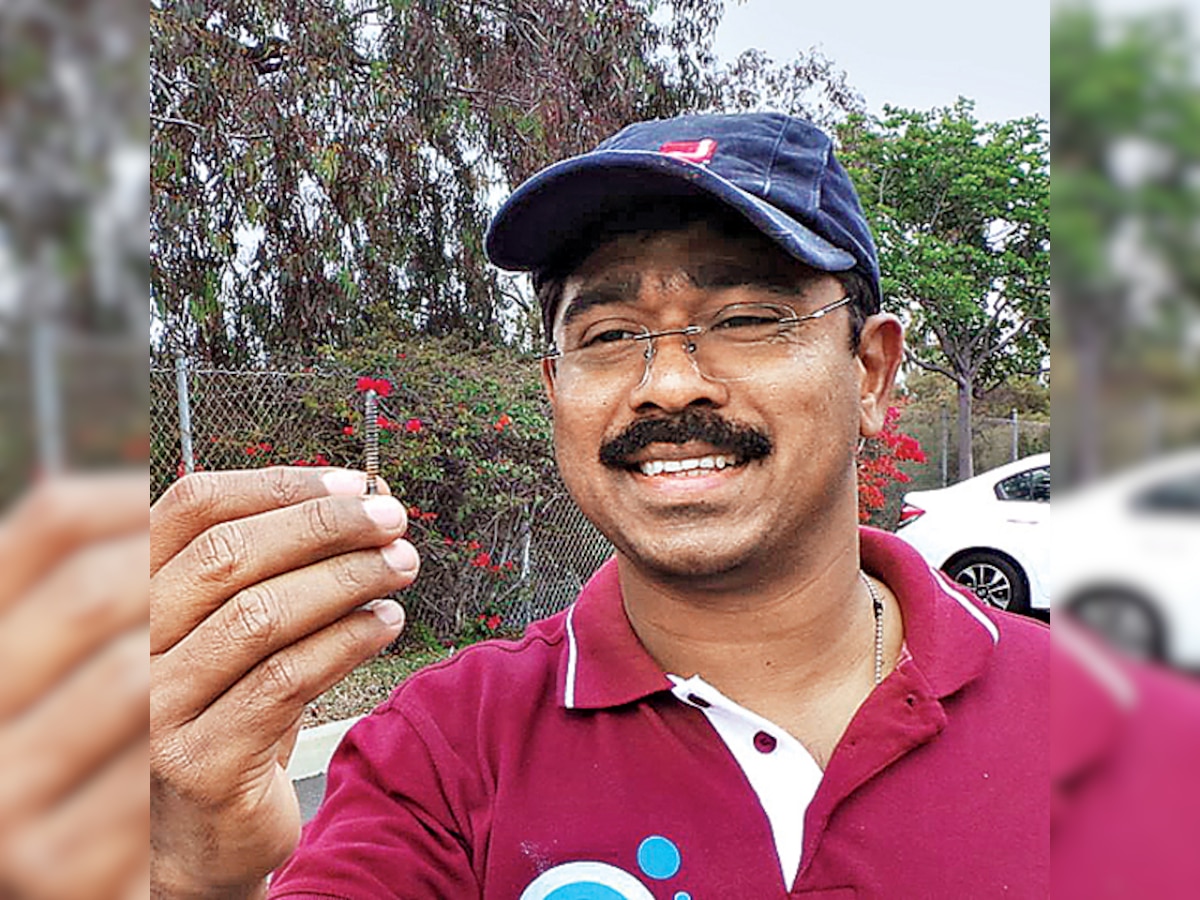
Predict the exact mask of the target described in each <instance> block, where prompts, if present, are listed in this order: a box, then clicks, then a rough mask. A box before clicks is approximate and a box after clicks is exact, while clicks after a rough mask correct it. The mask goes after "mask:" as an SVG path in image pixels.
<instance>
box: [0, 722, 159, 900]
mask: <svg viewBox="0 0 1200 900" xmlns="http://www.w3.org/2000/svg"><path fill="white" fill-rule="evenodd" d="M146 766H147V748H146V743H145V741H140V742H138V743H137V744H136V745H134V746H132V747H129V748H128V749H126V750H125V751H124V752H123V753H122V754H120V755H119V756H117V757H116V758H115V759H113V760H111V761H110V762H109V763H108V765H106V766H105V768H104V769H103V770H101V771H100V772H99V773H97V775H96V776H95V777H94V778H92V779H91V780H89V781H88V783H87V784H85V785H83V786H81V788H80V789H79V790H77V791H74V792H72V794H71V795H70V796H68V797H66V798H64V800H63V802H62V803H60V804H58V805H56V806H55V807H54V808H53V809H51V810H48V811H47V812H46V813H45V814H43V815H41V816H39V817H38V818H36V819H35V820H33V821H30V822H28V823H26V824H24V825H23V826H22V827H21V829H20V830H19V831H17V832H15V833H13V834H11V835H10V837H9V839H8V840H6V841H4V842H3V844H2V845H0V872H3V879H0V880H3V881H7V882H8V883H9V884H11V885H13V886H15V887H16V888H17V891H16V894H17V896H21V897H37V898H46V900H57V898H63V900H87V898H92V897H95V898H105V900H107V898H111V897H117V896H121V895H122V894H123V893H125V892H128V891H129V890H130V888H131V887H132V885H133V883H134V878H135V877H137V876H138V875H139V874H140V872H141V871H142V870H144V869H145V868H146V866H147V863H148V858H149V852H150V782H149V779H148V778H147V777H146Z"/></svg>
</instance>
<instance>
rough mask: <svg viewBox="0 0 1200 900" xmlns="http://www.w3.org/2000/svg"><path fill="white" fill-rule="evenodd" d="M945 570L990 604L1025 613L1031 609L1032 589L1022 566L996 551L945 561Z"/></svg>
mask: <svg viewBox="0 0 1200 900" xmlns="http://www.w3.org/2000/svg"><path fill="white" fill-rule="evenodd" d="M946 574H947V575H949V576H950V577H951V578H953V579H954V580H955V581H957V582H958V583H959V584H961V585H963V586H964V587H967V588H970V589H971V592H972V593H973V594H974V595H975V596H976V597H978V598H979V599H980V600H982V601H983V602H984V603H986V604H988V605H989V606H994V607H995V608H996V609H1006V610H1008V611H1009V612H1015V613H1023V612H1027V611H1028V609H1029V589H1028V588H1026V587H1025V576H1024V575H1023V574H1022V572H1021V570H1020V569H1019V568H1018V567H1017V566H1016V565H1014V564H1013V563H1012V562H1010V561H1009V560H1008V559H1005V558H1004V557H1003V556H1000V555H999V554H997V553H987V552H985V551H978V552H975V553H967V554H966V555H964V556H960V557H958V558H957V559H952V560H950V562H949V564H947V565H946Z"/></svg>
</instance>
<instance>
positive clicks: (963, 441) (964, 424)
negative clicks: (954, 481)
mask: <svg viewBox="0 0 1200 900" xmlns="http://www.w3.org/2000/svg"><path fill="white" fill-rule="evenodd" d="M971 387H972V385H971V382H970V381H966V382H962V381H960V382H959V383H958V480H959V481H965V480H966V479H968V478H971V477H972V476H974V474H975V460H974V456H973V453H972V449H973V448H972V446H971Z"/></svg>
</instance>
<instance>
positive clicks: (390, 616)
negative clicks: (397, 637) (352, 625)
mask: <svg viewBox="0 0 1200 900" xmlns="http://www.w3.org/2000/svg"><path fill="white" fill-rule="evenodd" d="M367 608H368V609H370V610H371V612H373V613H374V614H375V618H377V619H378V620H379V621H380V622H382V623H383V624H384V625H387V626H388V627H389V628H395V627H396V626H397V625H399V624H400V623H401V622H403V621H404V608H403V607H402V606H401V605H400V604H399V603H397V602H396V601H395V600H386V599H385V600H374V601H372V602H371V603H369V604H367Z"/></svg>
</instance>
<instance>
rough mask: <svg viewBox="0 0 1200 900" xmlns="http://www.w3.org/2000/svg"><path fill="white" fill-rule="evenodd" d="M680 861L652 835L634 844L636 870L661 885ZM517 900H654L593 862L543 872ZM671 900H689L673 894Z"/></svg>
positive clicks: (620, 872)
mask: <svg viewBox="0 0 1200 900" xmlns="http://www.w3.org/2000/svg"><path fill="white" fill-rule="evenodd" d="M681 863H682V857H681V856H680V853H679V848H678V847H676V846H675V844H674V842H672V841H671V840H669V839H668V838H665V837H663V836H662V835H660V834H652V835H650V837H648V838H646V839H645V840H643V841H642V842H641V843H640V844H638V848H637V864H638V869H639V870H641V872H642V874H643V875H645V876H646V877H648V878H653V879H655V880H656V881H664V880H666V879H668V878H674V877H675V875H676V874H677V873H678V872H679V868H680V865H681ZM519 900H654V895H653V894H651V893H650V891H649V890H647V889H646V886H645V885H644V884H642V883H641V882H640V881H638V880H637V878H635V877H634V876H633V875H631V874H630V873H629V872H626V871H625V870H624V869H618V868H617V867H616V866H611V865H609V864H608V863H602V862H596V861H594V860H576V861H575V862H569V863H563V864H562V865H559V866H554V867H553V868H551V869H547V870H546V871H545V872H543V873H542V874H541V875H539V876H538V877H537V878H535V879H534V880H533V881H531V882H530V883H529V886H528V887H527V888H525V890H524V891H522V892H521V896H520V898H519ZM673 900H692V897H691V895H690V894H689V893H688V892H687V891H677V892H676V893H675V894H674V897H673Z"/></svg>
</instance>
